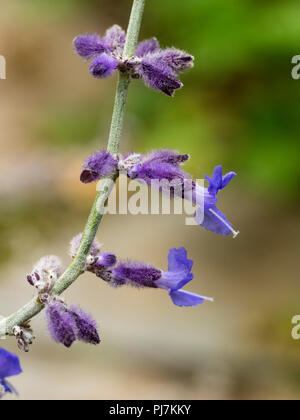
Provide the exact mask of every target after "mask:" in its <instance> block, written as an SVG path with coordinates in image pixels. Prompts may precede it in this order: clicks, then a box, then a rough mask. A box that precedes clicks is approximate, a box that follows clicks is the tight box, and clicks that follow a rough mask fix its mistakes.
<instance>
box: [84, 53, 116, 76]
mask: <svg viewBox="0 0 300 420" xmlns="http://www.w3.org/2000/svg"><path fill="white" fill-rule="evenodd" d="M118 64H119V62H118V60H117V59H116V58H114V57H112V56H111V55H109V54H105V53H104V54H101V55H99V56H97V57H96V58H95V59H94V60H93V61H92V62H91V64H90V68H89V72H90V73H91V75H92V76H94V77H96V78H99V79H104V78H105V77H108V76H111V75H112V74H113V72H114V71H115V70H116V68H117V67H118Z"/></svg>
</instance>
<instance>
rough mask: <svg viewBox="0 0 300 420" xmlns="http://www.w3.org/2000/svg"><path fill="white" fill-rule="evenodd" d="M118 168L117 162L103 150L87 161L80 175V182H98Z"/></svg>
mask: <svg viewBox="0 0 300 420" xmlns="http://www.w3.org/2000/svg"><path fill="white" fill-rule="evenodd" d="M117 166H118V162H117V160H116V159H115V158H114V157H113V156H112V155H111V154H110V153H108V152H107V151H106V150H101V151H100V152H97V153H95V154H92V155H91V156H89V157H88V158H87V159H86V160H85V162H84V164H83V170H82V172H81V175H80V181H81V182H83V183H84V184H88V183H90V182H94V181H98V180H100V179H101V178H103V177H105V176H109V175H111V174H112V173H113V172H115V171H116V170H117Z"/></svg>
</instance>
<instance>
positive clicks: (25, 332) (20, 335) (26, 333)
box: [13, 325, 35, 353]
mask: <svg viewBox="0 0 300 420" xmlns="http://www.w3.org/2000/svg"><path fill="white" fill-rule="evenodd" d="M13 334H14V336H15V337H16V338H17V343H18V347H19V349H20V350H22V351H24V352H25V353H28V352H29V346H30V345H31V344H33V341H34V340H35V337H34V335H33V331H32V329H31V328H30V327H26V328H25V327H19V326H18V325H16V326H15V327H13Z"/></svg>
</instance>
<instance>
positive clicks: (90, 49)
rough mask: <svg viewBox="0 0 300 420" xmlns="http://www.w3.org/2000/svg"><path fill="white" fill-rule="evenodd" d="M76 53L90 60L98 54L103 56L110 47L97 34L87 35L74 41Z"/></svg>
mask: <svg viewBox="0 0 300 420" xmlns="http://www.w3.org/2000/svg"><path fill="white" fill-rule="evenodd" d="M73 44H74V48H75V51H76V53H77V54H78V55H79V56H80V57H82V58H84V59H87V60H88V59H90V58H92V57H93V56H95V55H97V54H102V53H104V52H105V51H107V49H108V48H109V46H108V45H107V43H105V42H104V41H103V40H102V39H101V38H100V37H99V36H98V35H97V34H92V35H89V34H86V35H80V36H78V37H76V38H75V39H74V41H73Z"/></svg>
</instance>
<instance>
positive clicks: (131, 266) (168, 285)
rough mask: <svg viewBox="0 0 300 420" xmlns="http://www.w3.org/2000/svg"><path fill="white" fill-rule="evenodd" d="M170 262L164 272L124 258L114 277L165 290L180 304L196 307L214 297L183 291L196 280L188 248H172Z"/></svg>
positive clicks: (141, 286)
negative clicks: (192, 271) (188, 256)
mask: <svg viewBox="0 0 300 420" xmlns="http://www.w3.org/2000/svg"><path fill="white" fill-rule="evenodd" d="M168 262H169V266H168V270H167V271H162V270H159V269H157V268H156V267H153V266H152V265H150V264H146V263H143V262H136V261H129V260H128V261H123V262H121V263H119V265H118V266H117V267H116V268H115V269H113V270H112V278H113V279H115V280H118V281H119V282H120V285H124V284H127V285H131V286H134V287H138V288H144V287H150V288H159V289H164V290H166V291H168V293H169V296H170V298H171V299H172V301H173V303H174V304H175V305H177V306H197V305H200V304H201V303H203V302H204V301H205V300H210V301H211V300H212V299H211V298H207V297H205V296H202V295H198V294H195V293H191V292H187V291H185V290H182V288H183V287H184V286H185V285H186V284H187V283H189V282H190V281H191V280H192V279H193V274H192V273H191V270H192V266H193V261H192V260H190V259H188V258H187V251H186V249H185V248H178V249H175V248H173V249H170V251H169V256H168ZM114 285H115V284H114Z"/></svg>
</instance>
